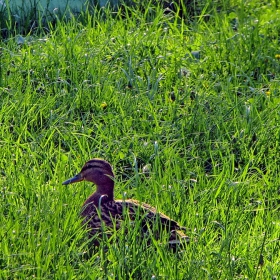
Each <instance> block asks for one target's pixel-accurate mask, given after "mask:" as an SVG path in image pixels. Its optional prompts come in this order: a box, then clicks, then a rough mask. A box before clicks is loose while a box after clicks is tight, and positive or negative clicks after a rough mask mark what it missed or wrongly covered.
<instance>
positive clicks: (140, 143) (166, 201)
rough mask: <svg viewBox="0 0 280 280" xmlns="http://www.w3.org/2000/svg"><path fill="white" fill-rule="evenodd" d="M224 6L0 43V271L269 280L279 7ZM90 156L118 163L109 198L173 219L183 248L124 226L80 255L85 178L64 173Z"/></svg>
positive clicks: (277, 139) (279, 228)
mask: <svg viewBox="0 0 280 280" xmlns="http://www.w3.org/2000/svg"><path fill="white" fill-rule="evenodd" d="M233 2H234V3H232V2H231V1H229V0H224V1H220V2H219V5H218V3H216V2H213V3H211V1H205V7H204V6H203V5H202V10H201V13H200V15H198V16H195V17H194V18H192V20H191V21H188V20H185V21H184V20H181V19H180V18H179V17H178V16H177V15H172V14H164V13H163V12H162V9H160V8H156V7H152V6H150V5H147V7H146V9H145V10H142V11H141V12H139V11H137V10H133V9H132V10H129V11H128V9H123V10H122V16H121V14H119V15H118V14H115V15H114V16H111V15H110V13H109V12H108V13H106V11H104V12H103V13H98V12H96V13H93V14H89V13H85V14H83V15H82V17H81V18H80V19H74V18H72V19H71V20H68V21H67V23H65V22H64V21H58V22H57V24H56V25H55V26H54V25H51V23H50V24H49V25H48V28H47V29H46V30H47V31H46V32H45V33H43V32H42V30H44V28H43V27H41V29H40V30H41V31H40V32H38V33H36V32H33V33H32V34H30V35H27V36H26V37H24V40H23V38H22V37H19V36H18V35H21V34H18V35H14V36H9V37H8V38H5V39H2V40H1V43H0V44H1V49H0V67H1V68H0V95H1V96H0V124H1V125H0V151H1V157H0V192H1V195H0V209H1V215H0V279H67V280H68V279H182V280H183V279H278V277H279V275H280V244H279V233H280V214H279V202H280V179H279V166H280V154H279V152H280V45H279V44H280V9H279V7H278V5H279V3H278V1H274V2H273V1H272V3H270V1H267V2H266V3H263V2H262V4H259V2H260V1H253V0H252V1H233ZM210 3H211V4H210ZM126 12H129V14H130V16H129V17H126V16H125V15H124V14H125V13H126ZM39 27H40V26H39ZM11 28H12V27H11ZM33 31H34V30H33ZM19 43H20V44H19ZM93 157H101V158H104V159H106V160H108V161H109V162H111V163H112V165H113V166H114V170H115V173H116V190H115V195H116V197H118V198H122V197H123V196H126V197H129V198H134V199H138V200H140V201H144V202H147V203H150V204H152V205H154V206H156V207H157V208H158V209H159V210H160V211H163V212H164V213H165V214H167V215H169V216H170V217H172V218H173V219H175V220H177V221H178V222H179V223H180V224H181V225H183V226H185V227H186V228H187V231H186V232H187V234H188V235H189V236H190V238H191V242H190V244H189V245H188V246H187V248H185V249H183V250H180V251H178V252H177V253H174V252H172V251H170V250H168V249H167V248H166V247H165V246H162V245H161V244H160V243H159V242H158V243H157V242H154V244H153V245H152V246H149V247H147V246H145V242H143V243H141V244H138V243H137V242H136V240H135V239H134V236H135V235H133V230H132V233H131V234H130V235H128V236H126V237H125V236H122V235H121V237H120V240H119V241H118V242H113V243H112V244H107V250H104V247H101V248H100V249H99V250H97V251H96V252H93V253H92V255H91V256H89V254H88V253H87V252H88V244H87V237H86V233H85V229H83V228H82V227H81V220H80V218H79V212H80V209H81V205H82V203H83V202H84V201H85V199H86V197H87V196H88V195H90V194H91V193H92V192H93V190H94V186H92V185H91V184H90V183H80V184H77V185H70V186H67V187H66V186H62V184H61V183H62V182H63V181H64V180H65V179H68V178H69V177H71V176H72V175H74V174H76V173H77V172H78V171H80V168H81V167H82V165H83V164H84V162H85V161H86V160H88V159H90V158H93ZM143 168H144V170H145V171H147V170H148V174H144V172H143ZM104 243H106V240H104Z"/></svg>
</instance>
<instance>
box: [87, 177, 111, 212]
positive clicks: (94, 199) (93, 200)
mask: <svg viewBox="0 0 280 280" xmlns="http://www.w3.org/2000/svg"><path fill="white" fill-rule="evenodd" d="M112 200H114V182H113V181H110V182H107V183H106V185H98V186H96V191H95V193H93V194H92V195H91V196H90V197H89V198H88V199H87V200H86V201H85V203H84V206H86V205H89V204H94V205H95V206H97V207H98V206H100V205H102V204H104V203H105V202H108V201H112Z"/></svg>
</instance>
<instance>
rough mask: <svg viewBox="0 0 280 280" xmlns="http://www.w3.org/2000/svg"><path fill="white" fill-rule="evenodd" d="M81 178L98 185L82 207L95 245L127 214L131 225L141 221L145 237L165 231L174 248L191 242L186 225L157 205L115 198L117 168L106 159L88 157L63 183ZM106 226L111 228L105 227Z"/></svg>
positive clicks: (82, 214)
mask: <svg viewBox="0 0 280 280" xmlns="http://www.w3.org/2000/svg"><path fill="white" fill-rule="evenodd" d="M81 181H89V182H91V183H93V184H95V186H96V190H95V192H94V193H93V194H91V195H90V196H89V197H88V198H87V199H86V201H85V202H84V204H83V207H82V210H81V217H82V221H83V224H85V225H86V227H87V229H88V233H89V236H90V237H91V238H92V240H93V245H94V246H99V245H100V242H101V241H100V239H101V238H102V233H104V232H106V234H108V237H110V235H111V234H110V232H112V231H117V230H119V229H120V228H121V227H122V224H124V221H125V219H126V218H127V217H129V220H130V221H131V223H129V226H130V225H131V224H132V225H133V222H135V221H136V220H138V221H139V223H140V225H141V226H140V228H141V235H142V237H143V238H145V237H147V236H150V237H151V235H152V237H153V238H155V239H156V240H159V239H160V238H161V236H162V233H163V232H165V233H167V243H168V245H169V246H170V247H172V248H174V246H177V245H181V244H184V243H188V242H189V237H188V236H187V235H186V234H185V233H184V231H185V230H186V229H185V228H184V227H182V226H180V225H179V224H178V223H177V222H176V221H174V220H172V219H171V218H170V217H168V216H167V215H165V214H163V213H161V212H159V211H157V209H156V208H155V207H153V206H151V205H149V204H147V203H144V202H140V201H137V200H135V199H121V200H115V199H114V185H115V184H114V183H115V180H114V172H113V169H112V166H111V164H110V163H109V162H107V161H106V160H104V159H100V158H93V159H91V160H89V161H87V162H86V163H85V164H84V166H83V167H82V169H81V171H80V172H79V173H78V174H77V175H75V176H74V177H72V178H70V179H68V180H66V181H64V182H63V183H62V184H63V185H69V184H73V183H77V182H81ZM126 225H127V224H126ZM104 226H105V227H106V229H110V230H109V231H108V230H104Z"/></svg>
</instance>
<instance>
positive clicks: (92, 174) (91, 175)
mask: <svg viewBox="0 0 280 280" xmlns="http://www.w3.org/2000/svg"><path fill="white" fill-rule="evenodd" d="M113 178H114V173H113V170H112V167H111V165H110V163H109V162H107V161H106V160H103V159H99V158H94V159H91V160H89V161H88V162H86V164H85V165H84V166H83V168H82V170H81V171H80V173H78V174H77V175H75V176H74V177H72V178H70V179H68V180H66V181H64V182H63V183H62V185H69V184H73V183H76V182H80V181H83V180H85V181H89V182H92V183H94V184H95V185H96V186H97V191H99V190H100V191H101V189H103V188H105V190H103V191H102V192H104V191H106V188H112V187H114V181H113Z"/></svg>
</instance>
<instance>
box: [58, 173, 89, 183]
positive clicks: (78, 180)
mask: <svg viewBox="0 0 280 280" xmlns="http://www.w3.org/2000/svg"><path fill="white" fill-rule="evenodd" d="M83 180H84V178H83V177H82V175H81V174H80V173H79V174H77V175H76V176H74V177H72V178H70V179H68V180H66V181H64V182H63V183H62V185H69V184H73V183H76V182H80V181H83Z"/></svg>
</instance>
